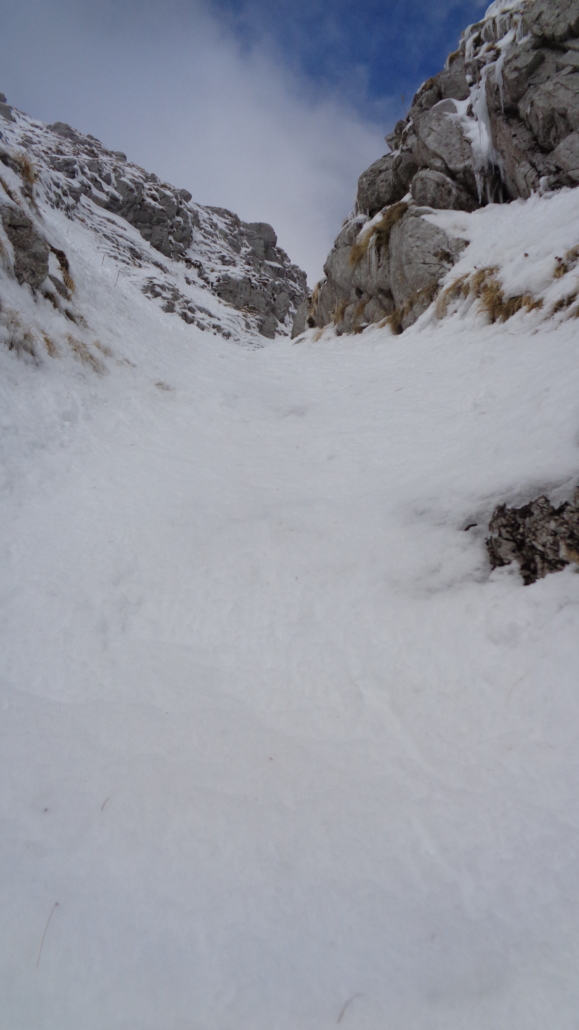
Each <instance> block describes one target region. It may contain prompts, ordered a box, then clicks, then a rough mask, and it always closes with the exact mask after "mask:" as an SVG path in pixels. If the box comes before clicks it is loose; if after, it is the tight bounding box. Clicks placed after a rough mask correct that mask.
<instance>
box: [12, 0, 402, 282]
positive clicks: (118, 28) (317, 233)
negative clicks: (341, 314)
mask: <svg viewBox="0 0 579 1030" xmlns="http://www.w3.org/2000/svg"><path fill="white" fill-rule="evenodd" d="M3 17H4V31H3V34H2V42H0V54H1V56H2V66H3V76H4V79H3V82H2V83H0V88H2V89H3V90H4V91H5V92H6V93H7V94H9V100H10V101H12V102H13V103H14V104H15V105H16V106H17V107H20V108H22V109H24V110H26V111H27V112H28V113H29V114H31V115H32V116H33V117H38V118H40V119H42V120H47V121H51V120H61V121H68V122H70V123H71V124H73V125H75V126H76V127H77V128H79V129H80V130H81V131H83V132H90V133H92V134H93V135H95V136H97V137H98V138H99V139H101V140H102V141H103V143H105V145H107V146H110V147H111V148H113V149H121V150H124V151H126V153H127V154H128V156H129V158H130V159H131V160H134V161H136V162H137V163H138V164H141V165H143V167H146V168H147V169H148V170H150V171H155V172H157V174H159V175H160V176H162V177H163V178H165V179H167V180H169V181H170V182H173V183H174V184H175V185H178V186H183V187H186V188H188V189H189V190H190V191H191V193H192V194H193V196H194V198H195V200H198V201H200V202H201V203H205V204H215V205H219V206H223V207H229V208H231V209H232V210H234V211H236V212H237V213H238V214H239V215H240V217H242V218H244V219H245V220H247V221H253V220H260V221H269V222H271V223H272V225H273V226H274V227H275V229H276V231H277V233H278V237H279V241H280V244H281V245H282V246H283V247H284V248H285V249H286V250H287V251H288V253H289V255H290V257H291V258H292V260H294V261H296V262H297V263H298V264H300V265H301V266H302V267H303V268H305V269H306V270H307V272H308V274H309V277H310V281H314V280H315V279H316V278H318V277H319V276H320V274H321V268H322V264H323V261H324V258H325V256H326V254H327V252H328V250H329V248H330V246H331V243H332V241H333V239H334V237H335V235H336V233H337V231H338V230H339V228H340V225H341V222H342V219H343V218H344V216H345V215H346V214H347V213H348V211H349V210H350V208H351V206H352V203H353V199H354V195H355V189H356V181H357V177H358V175H359V174H360V172H361V171H363V169H364V168H366V167H367V165H368V164H369V163H370V162H371V161H373V160H375V159H376V158H377V157H379V156H380V154H381V153H383V152H384V150H385V145H384V143H383V140H382V136H383V132H384V129H385V126H382V125H371V124H368V123H364V122H362V121H361V120H360V117H359V115H357V114H356V113H355V112H354V111H353V109H352V108H350V107H348V106H347V104H346V102H343V101H341V100H340V99H339V98H336V97H331V96H326V97H322V98H320V96H319V95H317V96H313V95H312V93H311V92H310V91H309V90H308V87H307V85H306V84H305V83H304V82H301V81H299V80H298V78H297V77H296V75H295V73H293V72H291V71H290V70H289V69H288V68H287V67H286V66H284V64H283V62H282V61H281V60H280V58H279V54H277V53H276V51H275V49H274V48H273V47H272V46H271V45H270V44H268V42H267V40H263V39H261V40H260V41H259V42H258V43H256V46H255V48H254V49H253V50H248V49H243V48H241V47H240V46H239V44H238V43H237V42H236V40H235V39H234V37H233V35H232V34H231V33H229V32H228V31H227V29H226V27H224V25H223V24H222V23H218V22H217V21H216V20H215V18H214V17H213V16H212V15H211V12H210V11H208V10H207V9H204V8H203V7H202V6H201V5H200V4H199V3H191V4H188V5H187V7H183V6H182V5H181V4H179V3H177V2H176V3H175V4H174V5H171V4H161V3H158V2H156V0H152V2H151V0H145V2H143V3H139V4H133V3H130V2H128V3H125V4H123V5H122V6H121V8H119V5H118V4H115V5H113V4H112V3H109V2H107V0H103V2H101V3H100V4H98V3H97V4H94V3H93V4H92V5H90V6H89V7H85V6H84V4H79V3H74V4H72V3H70V2H68V0H42V2H40V0H20V2H19V3H15V2H14V0H8V3H7V7H6V12H5V15H4V16H3ZM17 39H19V40H20V41H22V40H24V45H23V46H19V48H18V52H15V50H14V48H15V43H16V40H17Z"/></svg>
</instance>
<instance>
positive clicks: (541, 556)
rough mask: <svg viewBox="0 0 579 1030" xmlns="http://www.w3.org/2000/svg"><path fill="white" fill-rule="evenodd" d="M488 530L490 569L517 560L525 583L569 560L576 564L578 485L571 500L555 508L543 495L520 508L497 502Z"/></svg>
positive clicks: (578, 546)
mask: <svg viewBox="0 0 579 1030" xmlns="http://www.w3.org/2000/svg"><path fill="white" fill-rule="evenodd" d="M489 530H490V534H491V535H490V536H489V538H488V540H487V549H488V553H489V558H490V561H491V565H492V567H493V569H495V568H498V567H500V566H503V565H510V564H511V562H513V561H517V562H518V564H519V566H520V570H521V576H522V577H523V580H524V582H525V584H527V585H528V584H530V583H535V582H536V580H538V579H542V578H543V577H544V576H546V575H547V574H548V573H549V572H559V571H560V570H561V569H564V568H565V566H566V565H569V564H571V563H573V564H575V565H579V487H578V488H577V489H576V490H575V494H574V497H573V499H572V500H571V501H566V502H565V503H564V504H560V505H559V507H557V508H556V507H554V506H553V505H552V504H551V502H550V501H549V499H548V498H547V497H545V496H542V497H538V498H537V499H536V500H535V501H530V503H529V504H524V505H523V506H522V507H521V508H508V507H507V506H506V504H500V505H499V506H498V508H496V509H495V511H494V513H493V516H492V518H491V521H490V523H489Z"/></svg>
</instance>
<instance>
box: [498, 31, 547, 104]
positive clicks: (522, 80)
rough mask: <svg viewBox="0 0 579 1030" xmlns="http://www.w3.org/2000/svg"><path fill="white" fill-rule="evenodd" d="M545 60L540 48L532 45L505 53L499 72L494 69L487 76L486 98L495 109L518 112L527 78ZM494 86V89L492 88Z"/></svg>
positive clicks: (527, 82) (525, 88)
mask: <svg viewBox="0 0 579 1030" xmlns="http://www.w3.org/2000/svg"><path fill="white" fill-rule="evenodd" d="M544 60H545V54H544V52H543V51H542V50H536V49H534V48H533V47H532V46H526V47H521V48H518V49H516V50H514V51H513V52H512V53H510V54H507V56H506V57H505V61H504V64H503V67H502V70H501V72H500V74H499V80H500V81H497V75H496V74H495V73H494V70H493V71H491V73H490V75H488V76H487V100H488V101H489V102H490V103H491V104H492V106H493V107H494V109H495V110H501V111H507V112H509V111H510V112H518V104H519V101H520V100H521V99H522V97H523V95H524V93H525V91H526V90H527V87H528V85H529V79H530V78H531V76H532V75H533V74H534V72H536V71H537V70H538V69H539V68H540V66H541V65H542V64H543V62H544ZM493 86H494V91H493V92H491V91H492V90H493Z"/></svg>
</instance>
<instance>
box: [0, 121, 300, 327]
mask: <svg viewBox="0 0 579 1030" xmlns="http://www.w3.org/2000/svg"><path fill="white" fill-rule="evenodd" d="M0 115H2V117H3V118H4V123H3V131H2V138H1V141H0V162H2V165H3V166H4V168H5V169H6V172H5V173H4V174H3V175H2V176H0V205H1V211H0V217H1V221H2V225H3V227H4V232H5V234H6V239H7V241H8V242H9V244H10V245H11V247H12V250H13V260H12V265H11V267H12V271H13V273H14V275H15V276H16V278H17V280H18V282H19V283H28V284H29V285H30V286H31V287H32V288H33V289H34V290H39V289H44V292H45V295H46V294H47V293H48V294H49V295H51V296H53V290H52V286H53V285H54V283H53V284H52V285H51V284H50V281H49V280H48V279H47V275H48V254H49V247H50V248H52V250H53V251H54V252H55V253H56V252H57V251H59V252H61V253H62V254H63V255H65V253H66V241H65V240H60V239H49V238H48V236H47V233H46V229H45V227H44V216H43V211H45V210H46V207H47V206H48V207H52V208H57V209H60V210H63V211H64V212H65V213H66V215H67V217H68V218H70V219H73V220H74V219H80V220H81V221H83V222H84V223H85V224H86V225H88V226H89V227H91V228H92V229H93V230H94V232H95V246H96V247H98V248H99V250H101V251H102V254H103V258H102V260H103V261H104V260H105V259H108V260H109V261H113V262H115V264H116V265H117V266H118V271H119V274H122V275H131V276H132V277H133V279H134V280H135V281H136V280H137V279H138V280H139V281H140V285H141V288H142V290H143V292H144V293H145V294H146V296H148V297H150V298H151V299H153V300H155V299H156V300H159V301H162V306H163V310H164V311H166V312H167V313H168V314H177V315H179V316H180V317H181V318H182V319H183V320H184V321H185V322H187V323H189V324H193V323H195V324H196V325H197V326H198V327H200V328H204V329H208V330H210V331H211V332H217V333H220V334H221V335H224V336H226V337H234V338H236V339H242V338H243V339H247V336H248V332H249V333H250V334H252V333H253V334H254V335H255V336H256V337H257V338H259V336H260V335H261V336H266V337H270V338H273V337H274V336H275V335H276V334H281V335H287V334H288V333H289V332H290V329H291V324H292V316H293V314H294V312H295V310H296V308H297V307H298V306H299V304H300V303H301V302H302V301H303V299H304V297H305V296H306V276H305V273H304V272H302V271H301V270H300V269H299V268H297V267H296V266H295V265H293V264H291V262H290V260H289V258H288V256H287V254H285V252H284V251H283V250H282V249H281V248H280V247H279V246H278V245H277V237H276V234H275V232H274V230H273V229H272V227H271V226H270V225H267V224H266V223H263V222H259V223H251V224H247V223H245V222H242V221H241V219H240V218H238V217H237V215H235V214H233V213H232V212H231V211H227V210H225V209H223V208H211V207H203V206H201V205H200V204H195V203H194V202H193V201H192V198H191V194H190V193H189V191H188V190H183V189H176V188H175V187H174V186H171V185H169V184H168V183H164V182H160V180H159V179H158V178H157V176H155V175H152V174H149V173H148V172H145V171H144V170H143V169H142V168H139V167H138V166H136V165H134V164H131V163H130V162H128V161H127V158H126V155H125V154H124V153H121V152H120V151H109V150H107V149H106V148H105V147H104V146H103V145H102V144H101V143H100V142H99V141H98V140H96V139H95V138H94V137H92V136H83V135H82V134H81V133H79V132H77V130H76V129H73V128H72V127H71V126H69V125H66V124H65V123H64V122H55V123H54V124H52V125H49V126H46V125H42V124H41V123H39V122H36V121H33V120H32V119H30V118H28V117H27V116H26V115H24V114H22V113H21V112H17V111H16V110H15V109H13V108H11V107H10V108H9V107H8V105H5V104H4V103H3V102H2V103H1V104H0ZM9 173H10V174H9ZM111 216H112V217H111ZM129 226H130V227H133V229H134V230H136V232H134V231H132V230H131V229H129ZM160 257H162V260H160ZM43 284H44V286H43ZM57 289H58V288H57ZM204 295H205V297H206V301H205V303H199V301H200V300H201V298H202V297H203V296H204ZM56 304H57V305H58V304H60V301H59V300H58V298H57V300H56ZM61 306H62V305H61ZM232 308H233V309H235V310H234V311H232ZM209 309H210V310H209ZM237 312H239V313H237ZM79 314H80V315H82V313H79Z"/></svg>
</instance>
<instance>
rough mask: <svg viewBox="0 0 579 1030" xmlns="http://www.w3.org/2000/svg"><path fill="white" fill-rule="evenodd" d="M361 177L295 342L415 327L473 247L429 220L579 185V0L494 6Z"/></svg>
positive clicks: (525, 0)
mask: <svg viewBox="0 0 579 1030" xmlns="http://www.w3.org/2000/svg"><path fill="white" fill-rule="evenodd" d="M387 142H388V144H389V146H390V147H391V151H390V152H389V153H388V154H386V155H385V156H384V157H382V158H380V159H379V160H378V161H376V162H375V163H374V164H373V165H372V166H371V167H370V168H369V169H367V170H366V171H365V172H363V173H362V175H361V176H360V179H359V183H358V193H357V198H356V205H355V209H354V211H353V213H352V215H351V216H349V218H348V219H347V220H346V222H345V224H344V226H343V228H342V230H341V232H340V233H339V235H338V237H337V239H336V241H335V244H334V247H333V249H332V251H331V253H330V254H329V256H328V258H327V261H326V263H325V265H324V274H325V279H323V280H322V282H321V283H320V284H318V286H317V287H316V290H315V291H314V293H313V296H312V297H311V298H310V300H309V302H308V303H304V304H303V305H302V306H301V308H300V309H299V311H298V313H297V315H296V319H295V322H294V330H293V331H294V335H299V333H301V332H302V331H303V330H304V328H305V327H306V326H311V327H314V326H319V327H322V326H324V325H327V324H328V323H330V322H335V324H336V329H337V331H338V333H341V332H351V331H359V330H361V329H363V328H364V327H365V326H366V325H368V324H370V323H372V322H379V321H380V320H382V319H390V321H391V324H392V326H393V328H394V329H395V330H396V331H402V330H403V329H405V328H406V327H407V326H408V325H411V324H412V323H413V322H415V321H416V319H417V318H418V317H419V316H420V314H422V312H423V311H424V310H425V309H426V308H427V307H428V306H429V305H430V303H431V302H432V300H433V298H434V297H435V296H436V294H437V292H438V289H439V284H440V281H441V279H442V278H443V277H444V276H445V274H446V273H447V272H448V270H449V269H450V268H451V267H452V265H453V263H454V262H455V261H456V259H457V257H458V254H459V253H460V250H461V249H462V248H463V247H464V245H465V244H464V241H459V240H453V239H451V238H450V237H449V236H448V234H447V233H445V232H443V231H442V230H441V229H439V228H437V227H435V226H434V225H432V224H431V223H430V222H429V221H428V214H429V212H430V211H432V210H437V209H438V210H440V209H451V210H452V209H455V210H464V211H473V210H475V209H476V208H478V207H481V206H484V205H485V204H488V203H492V202H499V203H505V202H509V201H511V200H514V199H517V198H527V197H529V196H530V195H531V193H532V192H534V191H540V192H542V193H548V192H549V191H553V190H557V189H561V188H562V187H565V186H569V187H574V186H576V185H577V184H578V183H579V0H514V2H508V0H497V2H496V3H494V4H492V5H491V6H490V7H489V9H488V11H487V13H486V15H485V18H484V19H483V20H482V21H480V22H478V23H477V24H475V25H471V26H469V27H468V28H467V29H466V31H465V32H464V34H463V36H462V38H461V40H460V43H459V47H458V49H457V50H456V52H455V53H453V54H451V55H450V57H449V58H448V60H447V62H446V66H445V68H444V69H443V71H441V72H440V73H439V74H438V75H436V76H434V78H432V79H429V80H428V81H427V82H425V83H424V84H423V86H422V87H421V88H420V89H419V91H418V93H417V94H416V96H415V97H414V100H413V102H412V106H411V108H410V111H409V113H408V116H407V118H405V119H404V120H403V121H400V122H398V124H397V125H396V127H395V129H394V131H393V132H392V133H391V134H390V135H389V136H388V137H387Z"/></svg>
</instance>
